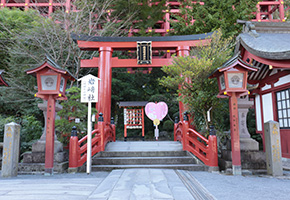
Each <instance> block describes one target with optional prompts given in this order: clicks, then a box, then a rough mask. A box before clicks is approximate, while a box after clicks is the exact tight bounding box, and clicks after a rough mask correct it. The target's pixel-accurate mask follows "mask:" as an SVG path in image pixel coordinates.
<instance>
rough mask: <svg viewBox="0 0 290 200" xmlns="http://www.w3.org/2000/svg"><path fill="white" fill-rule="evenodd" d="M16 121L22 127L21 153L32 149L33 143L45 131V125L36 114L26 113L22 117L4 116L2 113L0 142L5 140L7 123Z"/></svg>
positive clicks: (0, 117) (0, 118)
mask: <svg viewBox="0 0 290 200" xmlns="http://www.w3.org/2000/svg"><path fill="white" fill-rule="evenodd" d="M11 122H15V123H18V124H20V125H21V128H20V154H22V153H24V152H25V151H30V150H31V147H32V144H33V143H34V142H35V141H36V140H38V139H39V138H40V137H41V135H42V132H43V126H42V123H41V122H40V121H38V120H37V119H36V118H35V117H34V116H30V115H24V116H22V117H21V118H17V117H14V116H9V117H4V116H1V115H0V142H3V140H4V137H3V136H4V131H5V130H4V128H5V124H8V123H11Z"/></svg>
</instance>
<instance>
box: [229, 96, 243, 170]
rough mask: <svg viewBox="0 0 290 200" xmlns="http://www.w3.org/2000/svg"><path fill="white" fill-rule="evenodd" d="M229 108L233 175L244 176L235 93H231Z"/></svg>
mask: <svg viewBox="0 0 290 200" xmlns="http://www.w3.org/2000/svg"><path fill="white" fill-rule="evenodd" d="M229 107H230V123H231V146H232V167H233V175H242V167H241V151H240V136H239V113H238V100H237V94H236V93H235V92H233V93H231V96H230V99H229Z"/></svg>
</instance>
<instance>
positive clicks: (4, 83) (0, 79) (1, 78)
mask: <svg viewBox="0 0 290 200" xmlns="http://www.w3.org/2000/svg"><path fill="white" fill-rule="evenodd" d="M3 72H4V70H0V86H2V85H4V86H6V87H8V86H9V85H8V83H7V82H6V81H5V80H4V78H3V77H2V75H1V74H2V73H3Z"/></svg>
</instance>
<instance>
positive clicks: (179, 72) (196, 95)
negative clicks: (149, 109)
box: [160, 30, 233, 127]
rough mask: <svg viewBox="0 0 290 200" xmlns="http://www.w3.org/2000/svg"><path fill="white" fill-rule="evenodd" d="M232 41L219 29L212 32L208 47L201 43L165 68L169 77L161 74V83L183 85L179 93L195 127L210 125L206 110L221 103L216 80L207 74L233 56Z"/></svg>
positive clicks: (168, 85) (173, 86)
mask: <svg viewBox="0 0 290 200" xmlns="http://www.w3.org/2000/svg"><path fill="white" fill-rule="evenodd" d="M231 41H232V39H231V38H227V39H223V38H222V33H221V31H220V30H219V31H217V32H215V33H214V34H213V36H212V37H211V43H210V44H209V45H208V46H201V45H200V46H198V47H196V48H195V49H193V50H192V51H191V53H190V56H186V57H175V58H174V59H173V63H172V64H171V65H169V66H164V67H163V68H162V70H163V71H164V72H165V73H166V74H167V76H165V77H162V78H161V80H160V83H161V84H162V85H163V86H166V87H169V88H178V87H179V86H180V87H179V89H178V91H177V92H178V93H180V94H181V96H180V97H179V98H178V99H179V100H180V101H182V102H183V103H184V104H185V105H186V108H187V109H188V111H189V112H191V113H194V116H195V126H196V127H201V125H202V126H204V125H206V127H208V124H207V115H206V113H207V111H208V110H209V109H210V108H212V109H213V110H214V109H215V108H218V107H219V106H220V100H219V99H218V98H217V97H216V95H217V93H218V86H217V83H216V80H214V79H208V76H209V73H210V72H212V71H213V70H214V69H216V68H217V67H220V66H221V65H222V64H223V63H224V62H225V61H226V60H227V59H228V58H229V57H230V56H231V53H232V47H233V45H232V43H231ZM198 116H201V117H202V119H203V120H200V117H198Z"/></svg>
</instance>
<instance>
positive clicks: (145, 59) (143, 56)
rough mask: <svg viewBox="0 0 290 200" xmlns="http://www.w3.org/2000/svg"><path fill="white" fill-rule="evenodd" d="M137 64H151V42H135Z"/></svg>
mask: <svg viewBox="0 0 290 200" xmlns="http://www.w3.org/2000/svg"><path fill="white" fill-rule="evenodd" d="M137 63H138V64H139V65H142V64H152V45H151V41H142V42H138V41H137Z"/></svg>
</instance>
